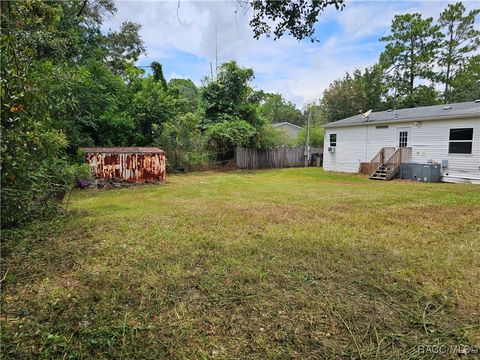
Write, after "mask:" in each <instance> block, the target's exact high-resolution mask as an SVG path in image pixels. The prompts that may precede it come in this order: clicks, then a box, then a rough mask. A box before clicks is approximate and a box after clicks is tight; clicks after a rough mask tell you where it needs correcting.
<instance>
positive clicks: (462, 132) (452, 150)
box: [448, 128, 473, 154]
mask: <svg viewBox="0 0 480 360" xmlns="http://www.w3.org/2000/svg"><path fill="white" fill-rule="evenodd" d="M472 144H473V128H463V129H450V138H449V143H448V153H449V154H471V153H472Z"/></svg>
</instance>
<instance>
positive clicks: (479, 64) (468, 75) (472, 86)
mask: <svg viewBox="0 0 480 360" xmlns="http://www.w3.org/2000/svg"><path fill="white" fill-rule="evenodd" d="M449 97H450V100H451V101H453V102H463V101H473V100H476V99H480V55H476V56H473V57H471V58H470V60H469V61H468V62H467V63H466V64H465V65H463V66H462V67H461V68H460V69H459V70H458V71H457V72H456V75H455V77H454V78H453V79H452V83H451V88H450V90H449Z"/></svg>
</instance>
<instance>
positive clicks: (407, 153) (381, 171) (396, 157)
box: [369, 147, 411, 181]
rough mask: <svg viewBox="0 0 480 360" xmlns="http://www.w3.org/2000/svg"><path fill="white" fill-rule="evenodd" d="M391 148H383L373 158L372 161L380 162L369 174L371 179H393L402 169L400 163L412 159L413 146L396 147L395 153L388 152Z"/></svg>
mask: <svg viewBox="0 0 480 360" xmlns="http://www.w3.org/2000/svg"><path fill="white" fill-rule="evenodd" d="M389 149H390V150H391V148H383V149H381V150H380V151H379V152H378V154H377V155H376V156H375V157H374V158H373V159H372V163H376V164H379V166H378V167H377V169H376V170H375V171H374V172H373V173H372V174H371V175H370V176H369V179H371V180H383V181H388V180H392V179H393V178H395V177H396V176H397V175H398V172H399V171H400V164H401V163H402V162H403V161H406V160H410V159H411V148H406V147H404V148H396V149H395V148H394V151H393V153H390V154H387V151H388V150H389Z"/></svg>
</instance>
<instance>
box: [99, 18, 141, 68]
mask: <svg viewBox="0 0 480 360" xmlns="http://www.w3.org/2000/svg"><path fill="white" fill-rule="evenodd" d="M140 29H141V25H139V24H136V23H134V22H131V21H125V22H123V23H122V25H121V26H120V31H118V32H117V31H110V32H109V33H108V34H107V36H106V45H107V51H108V53H107V63H108V64H109V66H110V67H111V69H112V71H113V72H114V73H116V74H120V75H123V74H124V73H125V71H126V69H127V68H129V67H130V66H132V65H133V64H135V63H136V62H137V60H138V58H139V56H140V55H141V54H142V53H145V46H144V44H143V40H142V39H141V37H140V35H139V31H140Z"/></svg>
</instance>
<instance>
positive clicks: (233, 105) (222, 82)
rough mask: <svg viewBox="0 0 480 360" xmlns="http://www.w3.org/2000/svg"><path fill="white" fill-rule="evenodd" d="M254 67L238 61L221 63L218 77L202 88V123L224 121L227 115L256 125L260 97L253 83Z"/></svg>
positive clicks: (204, 124)
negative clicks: (243, 64)
mask: <svg viewBox="0 0 480 360" xmlns="http://www.w3.org/2000/svg"><path fill="white" fill-rule="evenodd" d="M252 79H253V70H252V69H247V68H241V67H239V66H238V65H237V63H236V62H235V61H230V62H227V63H225V64H222V65H221V66H220V69H219V73H218V77H217V80H216V81H210V82H208V83H206V84H204V86H202V87H201V89H200V106H201V113H202V116H203V121H202V125H203V126H206V125H208V124H211V123H217V122H222V121H224V120H225V118H226V117H232V118H233V119H235V118H237V117H238V118H240V119H242V120H246V121H247V122H249V123H250V124H252V125H254V126H255V123H256V122H257V113H256V107H257V106H258V102H257V99H252V96H253V95H255V93H254V91H253V89H252V88H251V87H250V85H249V84H250V81H252Z"/></svg>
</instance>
